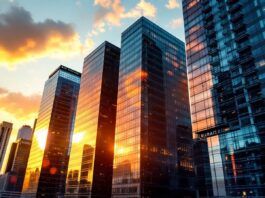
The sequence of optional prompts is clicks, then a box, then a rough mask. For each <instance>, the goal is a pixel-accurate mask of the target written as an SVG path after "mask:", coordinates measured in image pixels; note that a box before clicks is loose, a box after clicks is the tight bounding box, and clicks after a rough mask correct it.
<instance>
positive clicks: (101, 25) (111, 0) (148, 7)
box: [90, 0, 157, 35]
mask: <svg viewBox="0 0 265 198" xmlns="http://www.w3.org/2000/svg"><path fill="white" fill-rule="evenodd" d="M94 4H95V5H98V6H99V8H98V10H97V11H96V13H95V15H94V25H93V30H92V31H91V33H90V34H91V35H97V34H99V33H101V32H105V31H106V27H107V26H119V25H121V20H122V19H126V18H127V19H128V18H137V17H140V16H146V17H155V16H156V12H157V9H156V7H155V6H154V5H153V4H151V3H150V2H147V1H146V0H139V2H138V3H137V4H136V6H135V7H134V8H132V9H131V10H129V11H128V12H126V11H125V7H124V6H123V5H122V4H121V0H95V1H94Z"/></svg>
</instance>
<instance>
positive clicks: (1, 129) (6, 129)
mask: <svg viewBox="0 0 265 198" xmlns="http://www.w3.org/2000/svg"><path fill="white" fill-rule="evenodd" d="M12 127H13V124H12V123H9V122H2V123H1V124H0V172H1V171H3V172H4V170H3V169H4V168H5V166H3V164H4V160H5V155H6V149H7V146H8V141H9V138H10V135H11V132H12ZM1 169H2V170H1Z"/></svg>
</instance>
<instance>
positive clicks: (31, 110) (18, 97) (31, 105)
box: [0, 87, 41, 119]
mask: <svg viewBox="0 0 265 198" xmlns="http://www.w3.org/2000/svg"><path fill="white" fill-rule="evenodd" d="M40 99H41V96H40V95H38V94H33V95H30V96H25V95H23V94H22V93H20V92H10V91H8V90H7V89H4V88H1V87H0V110H1V111H5V112H8V113H9V114H12V115H13V116H14V117H16V118H18V119H22V118H23V119H27V118H32V117H33V115H34V116H36V113H37V111H38V109H39V104H40Z"/></svg>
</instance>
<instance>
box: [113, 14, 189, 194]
mask: <svg viewBox="0 0 265 198" xmlns="http://www.w3.org/2000/svg"><path fill="white" fill-rule="evenodd" d="M121 40H122V41H121V59H120V72H119V89H118V104H117V119H116V133H115V150H114V168H113V182H112V197H124V198H125V197H126V198H127V197H178V196H179V197H182V196H184V195H186V196H192V195H193V192H194V189H193V182H192V181H193V163H192V132H191V122H190V111H189V102H188V101H189V97H188V86H187V75H186V60H185V47H184V43H183V42H182V41H180V40H179V39H177V38H175V37H174V36H172V35H171V34H169V33H168V32H166V31H165V30H163V29H162V28H160V27H159V26H157V25H156V24H154V23H153V22H151V21H149V20H148V19H146V18H144V17H141V18H140V19H139V20H137V21H136V22H135V23H134V24H133V25H131V26H130V27H129V28H128V29H127V30H125V31H124V32H123V33H122V39H121Z"/></svg>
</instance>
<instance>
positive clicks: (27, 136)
mask: <svg viewBox="0 0 265 198" xmlns="http://www.w3.org/2000/svg"><path fill="white" fill-rule="evenodd" d="M32 133H33V130H32V128H31V127H30V126H28V125H24V126H22V127H21V128H20V129H19V130H18V134H17V140H18V139H24V140H31V138H32Z"/></svg>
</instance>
